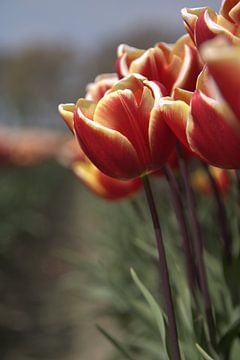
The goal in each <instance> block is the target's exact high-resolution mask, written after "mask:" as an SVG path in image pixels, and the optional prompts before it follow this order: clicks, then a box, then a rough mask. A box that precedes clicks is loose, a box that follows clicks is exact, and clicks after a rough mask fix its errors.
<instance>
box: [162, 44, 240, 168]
mask: <svg viewBox="0 0 240 360" xmlns="http://www.w3.org/2000/svg"><path fill="white" fill-rule="evenodd" d="M201 55H202V58H203V60H204V61H205V63H206V65H207V67H206V68H205V69H204V70H203V71H202V73H201V74H200V75H199V77H198V81H197V89H196V91H195V92H194V93H188V92H186V91H183V90H179V89H178V90H176V91H175V93H174V96H173V98H164V99H162V100H161V101H162V106H161V111H162V113H163V118H164V119H165V121H166V122H167V123H168V125H169V126H170V127H171V129H172V131H174V133H175V135H176V136H177V137H178V139H179V140H180V141H181V142H182V143H183V144H184V145H185V146H189V147H190V148H191V150H192V151H193V152H194V153H195V154H196V155H197V156H199V157H200V158H202V159H203V160H204V161H206V162H207V163H209V164H211V165H213V166H217V167H221V168H225V169H238V168H240V105H239V90H238V89H239V86H240V80H239V79H240V77H239V76H238V73H239V71H240V46H232V45H230V44H229V43H228V42H226V41H225V40H223V39H222V38H220V39H219V38H217V39H214V40H212V41H210V42H207V43H206V44H205V45H203V46H202V47H201Z"/></svg>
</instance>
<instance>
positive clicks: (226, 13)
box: [182, 0, 240, 47]
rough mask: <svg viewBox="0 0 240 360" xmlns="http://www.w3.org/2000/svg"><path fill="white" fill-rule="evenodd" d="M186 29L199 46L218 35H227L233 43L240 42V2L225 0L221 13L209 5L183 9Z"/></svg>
mask: <svg viewBox="0 0 240 360" xmlns="http://www.w3.org/2000/svg"><path fill="white" fill-rule="evenodd" d="M182 16H183V19H184V23H185V26H186V29H187V31H188V33H189V35H190V36H191V38H192V40H193V41H194V43H195V44H196V46H197V47H199V46H200V45H201V44H202V43H203V42H205V41H207V40H211V39H213V38H214V37H216V36H217V35H220V34H221V35H222V36H225V37H226V38H227V39H228V41H230V42H231V43H233V44H239V43H240V3H239V1H238V0H225V1H223V3H222V6H221V8H220V11H219V14H218V13H216V12H215V11H214V10H213V9H211V8H209V7H202V8H193V9H187V8H184V9H183V10H182Z"/></svg>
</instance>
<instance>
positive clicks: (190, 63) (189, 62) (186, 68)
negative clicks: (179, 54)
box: [173, 45, 200, 91]
mask: <svg viewBox="0 0 240 360" xmlns="http://www.w3.org/2000/svg"><path fill="white" fill-rule="evenodd" d="M184 48H185V53H184V56H183V63H182V66H181V71H180V72H179V75H178V77H177V80H176V81H175V83H174V85H173V88H182V89H185V90H188V91H194V90H195V87H196V81H197V77H198V74H199V72H200V62H199V59H198V52H197V49H196V48H195V47H193V46H191V45H185V47H184Z"/></svg>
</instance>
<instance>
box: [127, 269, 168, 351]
mask: <svg viewBox="0 0 240 360" xmlns="http://www.w3.org/2000/svg"><path fill="white" fill-rule="evenodd" d="M130 271H131V276H132V278H133V281H134V282H135V284H136V285H137V287H138V288H139V290H140V291H141V293H142V294H143V296H144V298H145V299H146V301H147V303H148V305H149V307H150V310H151V312H152V315H153V317H154V319H155V320H156V322H157V327H158V330H159V334H160V337H161V341H162V345H163V346H164V350H165V351H166V332H165V324H164V318H163V312H162V311H161V309H160V308H159V306H158V304H157V302H156V300H155V299H154V297H153V296H152V294H151V293H150V292H149V290H148V289H147V288H146V287H145V285H144V284H143V283H142V282H141V280H140V279H139V277H138V276H137V274H136V273H135V271H134V270H133V269H130Z"/></svg>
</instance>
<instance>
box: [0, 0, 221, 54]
mask: <svg viewBox="0 0 240 360" xmlns="http://www.w3.org/2000/svg"><path fill="white" fill-rule="evenodd" d="M220 3H221V1H216V0H208V1H203V0H199V1H198V0H196V1H195V0H194V1H189V0H167V1H166V0H88V1H87V0H0V21H1V22H0V23H1V32H0V50H1V51H2V52H3V51H6V50H10V51H12V50H14V49H16V48H19V47H20V48H21V47H22V46H28V44H31V43H36V42H39V41H40V42H51V41H55V42H57V43H62V42H63V43H68V44H70V45H74V46H77V47H78V46H81V47H83V48H86V49H92V48H93V47H94V46H99V45H101V44H102V43H103V42H106V41H107V40H108V39H110V38H111V37H113V36H119V35H121V34H123V36H124V33H126V31H127V29H128V28H135V29H136V28H140V27H141V26H143V24H149V25H155V24H156V25H157V24H158V23H159V26H161V27H163V26H164V27H166V26H167V27H173V26H174V27H177V28H178V29H179V31H180V32H183V31H184V27H183V25H182V20H181V16H180V9H181V8H183V7H185V6H186V7H199V6H204V5H207V4H208V5H209V6H211V7H213V8H215V9H218V8H219V6H220ZM123 40H124V39H123Z"/></svg>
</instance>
